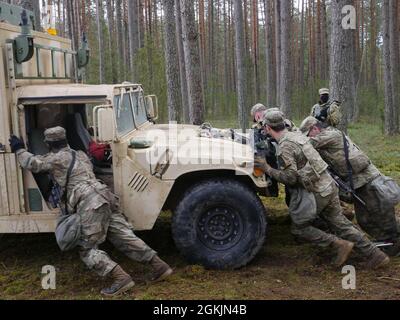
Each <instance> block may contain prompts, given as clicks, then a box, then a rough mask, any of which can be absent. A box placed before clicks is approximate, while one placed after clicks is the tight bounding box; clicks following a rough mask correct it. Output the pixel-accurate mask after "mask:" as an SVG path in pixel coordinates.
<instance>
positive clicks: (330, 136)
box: [311, 127, 400, 241]
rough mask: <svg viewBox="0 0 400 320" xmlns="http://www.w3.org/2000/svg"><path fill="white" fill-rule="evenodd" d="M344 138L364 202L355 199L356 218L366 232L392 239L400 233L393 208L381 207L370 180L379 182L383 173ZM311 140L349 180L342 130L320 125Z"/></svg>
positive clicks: (357, 188)
mask: <svg viewBox="0 0 400 320" xmlns="http://www.w3.org/2000/svg"><path fill="white" fill-rule="evenodd" d="M346 138H347V140H348V141H349V159H350V161H351V164H352V168H353V174H352V177H353V184H354V190H355V192H356V194H357V195H358V196H359V197H360V198H361V199H363V201H364V202H365V204H366V205H365V206H364V205H362V204H361V203H359V202H358V201H355V202H354V208H355V213H356V217H357V222H358V223H359V225H360V226H361V228H362V229H363V230H364V231H365V232H367V233H368V234H369V235H371V236H372V237H374V238H375V239H377V240H381V241H385V240H395V239H397V238H398V237H399V235H400V234H399V232H400V223H399V221H398V220H397V219H396V214H395V208H394V207H391V208H387V207H385V208H384V206H383V205H382V201H381V199H380V198H379V196H378V194H377V192H376V189H375V188H374V187H373V183H380V182H379V181H380V180H381V179H382V178H383V176H382V174H381V173H380V172H379V170H378V169H377V168H376V167H375V166H374V165H373V164H372V163H371V161H370V160H369V158H368V157H367V156H366V155H365V154H364V153H363V152H362V151H361V150H360V149H359V148H358V147H357V146H356V145H355V144H354V143H353V142H352V141H351V140H350V139H349V138H348V137H346ZM311 144H312V145H313V146H314V148H315V149H317V151H318V152H319V153H320V155H321V157H322V158H323V159H324V160H325V161H326V162H327V163H328V164H329V165H330V166H331V167H332V168H333V169H334V170H335V172H336V173H337V174H338V175H339V176H340V178H341V179H343V180H344V181H347V182H348V180H349V177H348V171H347V164H346V158H345V153H344V141H343V133H342V132H341V131H339V130H337V129H335V128H332V127H330V128H327V129H323V130H322V131H321V133H320V134H318V135H317V136H315V137H313V138H311Z"/></svg>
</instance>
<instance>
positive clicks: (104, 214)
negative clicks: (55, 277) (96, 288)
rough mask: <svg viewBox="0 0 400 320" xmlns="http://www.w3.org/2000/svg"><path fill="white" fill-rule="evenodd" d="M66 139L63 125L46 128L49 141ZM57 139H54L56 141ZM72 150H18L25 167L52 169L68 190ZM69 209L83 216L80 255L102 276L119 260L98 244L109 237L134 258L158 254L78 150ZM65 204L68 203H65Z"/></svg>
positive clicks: (147, 258)
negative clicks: (43, 152)
mask: <svg viewBox="0 0 400 320" xmlns="http://www.w3.org/2000/svg"><path fill="white" fill-rule="evenodd" d="M60 138H61V139H65V130H64V129H63V128H61V127H56V128H52V129H48V130H46V131H45V140H46V141H48V142H51V141H58V140H60ZM53 139H54V140H53ZM71 152H72V149H71V148H70V147H69V146H67V147H64V148H61V149H60V150H59V151H58V152H56V153H53V152H50V153H48V154H46V155H43V156H35V155H33V154H31V153H29V152H28V151H26V150H25V149H20V150H18V151H17V156H18V161H19V163H20V165H21V166H22V168H24V169H28V170H31V171H32V172H34V173H39V172H48V173H50V174H51V175H52V176H53V179H54V180H55V181H56V182H57V183H58V185H59V186H60V187H61V188H62V190H63V192H65V187H66V186H65V185H66V175H67V170H68V168H69V166H70V164H71V161H72V153H71ZM66 201H67V208H68V212H70V213H72V212H76V213H75V214H80V215H81V228H82V229H81V233H82V235H81V239H80V244H79V248H80V257H81V259H82V261H83V262H84V263H85V264H86V265H87V266H88V267H89V269H93V270H94V271H95V272H96V273H97V274H99V275H100V276H106V275H107V274H108V273H109V272H110V271H111V270H112V269H113V268H114V267H115V266H116V265H117V263H116V262H114V261H112V260H111V259H110V257H109V256H108V255H107V253H106V252H104V251H102V250H99V249H98V246H99V245H100V244H101V243H103V242H104V241H105V240H106V239H108V240H109V241H110V242H111V243H112V244H113V245H114V246H115V247H116V248H117V249H119V250H120V251H122V252H123V253H125V254H126V255H127V256H128V257H129V258H130V259H132V260H135V261H140V262H149V261H150V260H151V259H152V258H153V256H154V255H155V254H156V252H155V251H153V250H152V249H151V248H150V247H149V246H148V245H146V244H145V243H144V242H143V241H142V240H141V239H139V238H138V237H137V236H136V235H135V234H134V233H133V230H132V227H131V226H130V224H129V223H128V222H127V220H126V218H125V217H124V215H123V214H122V212H121V211H120V208H119V203H118V199H117V198H116V196H115V195H114V194H112V193H111V191H109V189H108V187H107V186H106V185H104V184H102V183H100V182H99V181H98V180H97V179H96V177H95V175H94V173H93V168H92V164H91V162H90V160H89V158H88V157H87V155H86V154H85V153H84V152H82V151H76V163H75V165H74V167H73V169H72V171H71V174H70V177H69V181H68V186H67V200H66ZM61 205H65V204H61Z"/></svg>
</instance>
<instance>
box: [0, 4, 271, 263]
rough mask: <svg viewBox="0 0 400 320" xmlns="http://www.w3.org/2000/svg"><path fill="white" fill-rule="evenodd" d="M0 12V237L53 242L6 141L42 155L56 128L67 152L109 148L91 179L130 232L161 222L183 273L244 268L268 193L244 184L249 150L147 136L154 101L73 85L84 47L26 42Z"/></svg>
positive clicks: (34, 37) (9, 12) (39, 183)
mask: <svg viewBox="0 0 400 320" xmlns="http://www.w3.org/2000/svg"><path fill="white" fill-rule="evenodd" d="M0 9H1V10H0V61H1V67H0V69H1V74H0V89H1V95H0V234H7V233H21V234H23V233H51V232H54V230H55V225H56V218H57V215H58V213H59V210H58V208H56V207H54V204H53V203H52V201H51V188H50V179H49V177H48V175H47V174H33V173H32V172H30V171H26V170H22V169H21V167H20V166H19V165H18V162H17V160H16V156H15V154H13V153H12V152H11V150H10V147H9V144H8V139H9V137H10V135H11V134H15V135H17V136H19V137H22V138H23V139H24V141H25V143H26V145H27V149H28V150H29V151H30V152H32V153H34V154H44V153H47V152H48V149H47V146H46V145H45V144H44V143H43V132H44V130H45V129H46V128H49V127H52V126H57V125H61V126H63V127H65V128H66V130H67V135H68V141H69V144H70V146H71V147H72V148H74V149H77V150H83V151H85V152H87V151H88V149H89V146H90V144H91V143H93V142H95V143H96V145H102V146H107V148H108V147H109V149H110V152H109V157H108V158H107V159H105V160H104V161H101V163H99V162H98V161H97V162H95V161H94V168H95V172H96V173H97V174H98V177H99V178H100V179H103V180H104V181H106V182H107V183H108V184H109V185H110V187H111V188H112V189H113V190H114V192H115V193H116V194H117V195H118V196H119V198H120V202H121V207H122V210H123V212H124V214H125V215H126V217H127V218H128V220H129V221H130V223H131V224H132V226H133V228H134V229H135V230H151V229H152V228H153V226H154V224H155V222H156V220H157V218H158V217H159V215H160V213H161V212H162V211H168V210H170V211H171V212H172V235H173V238H174V241H175V243H176V246H177V247H178V249H179V250H180V252H181V253H182V254H183V255H184V256H185V257H186V258H187V260H188V261H190V262H191V263H195V264H202V265H204V266H206V267H208V268H217V269H224V268H238V267H241V266H244V265H246V264H247V263H248V262H249V261H250V260H252V258H253V257H254V256H255V255H256V254H257V252H258V251H259V250H260V248H261V247H262V245H263V242H264V239H265V234H266V212H265V208H264V206H263V204H262V203H261V201H260V199H259V197H258V196H257V193H262V194H266V193H267V191H268V188H267V187H268V181H267V179H266V177H265V176H264V175H262V174H255V173H254V172H253V157H252V155H253V150H252V148H251V147H250V146H249V145H243V144H240V143H236V142H234V141H232V140H229V139H215V138H212V137H211V138H207V137H202V136H200V135H199V134H198V130H199V127H197V126H192V125H177V124H176V125H172V126H171V125H168V124H155V122H156V120H157V116H158V101H157V98H156V96H154V95H147V96H145V94H144V90H143V88H142V86H141V85H140V84H133V83H122V84H107V85H105V84H101V85H86V84H83V83H82V81H81V79H80V78H81V74H82V71H83V69H84V67H85V65H86V64H87V63H88V59H89V51H88V49H87V45H86V44H85V42H83V44H82V47H81V48H79V49H78V50H75V51H74V50H72V49H71V41H70V40H69V39H64V38H61V37H58V36H55V35H50V34H48V33H46V32H38V31H35V21H34V15H33V14H32V12H29V11H25V10H23V9H21V8H19V7H15V6H10V5H8V4H5V3H0ZM21 17H22V18H21ZM90 121H92V123H90ZM90 126H91V127H92V132H91V134H89V129H90ZM171 128H174V129H173V130H171ZM171 132H175V133H176V135H175V137H174V138H172V136H171V135H172V134H171ZM183 133H185V138H184V139H183V138H181V134H183ZM160 137H164V138H160ZM188 141H189V142H188ZM187 142H188V143H187ZM183 145H185V147H186V150H184V152H183V151H182V152H180V150H181V148H180V147H181V146H183ZM210 146H211V147H210ZM210 148H211V149H212V150H214V151H215V150H217V151H218V150H219V151H222V152H224V151H223V150H227V149H236V150H239V152H236V153H232V154H228V155H226V154H224V153H222V154H221V152H220V153H218V152H212V150H210ZM178 149H179V150H178ZM216 154H217V155H218V156H216ZM237 154H240V155H239V156H237ZM196 159H197V160H200V161H199V162H198V163H196V162H195V160H196ZM107 178H108V179H107ZM154 237H157V235H156V234H154Z"/></svg>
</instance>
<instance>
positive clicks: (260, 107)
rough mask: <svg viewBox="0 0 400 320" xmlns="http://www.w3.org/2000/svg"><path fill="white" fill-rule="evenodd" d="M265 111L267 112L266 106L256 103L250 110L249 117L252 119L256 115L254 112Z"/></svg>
mask: <svg viewBox="0 0 400 320" xmlns="http://www.w3.org/2000/svg"><path fill="white" fill-rule="evenodd" d="M265 110H267V107H266V106H264V105H263V104H262V103H257V104H256V105H254V106H253V107H252V108H251V111H250V113H251V116H252V117H254V115H255V114H256V112H259V111H265Z"/></svg>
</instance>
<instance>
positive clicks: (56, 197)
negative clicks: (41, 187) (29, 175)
mask: <svg viewBox="0 0 400 320" xmlns="http://www.w3.org/2000/svg"><path fill="white" fill-rule="evenodd" d="M51 182H52V187H51V194H50V197H49V202H50V203H51V205H52V207H53V208H57V207H58V208H59V209H60V210H61V214H62V215H66V214H67V212H66V208H63V207H62V206H61V199H62V192H61V187H60V185H59V184H58V183H57V182H56V181H55V179H54V178H53V176H52V175H51Z"/></svg>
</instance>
